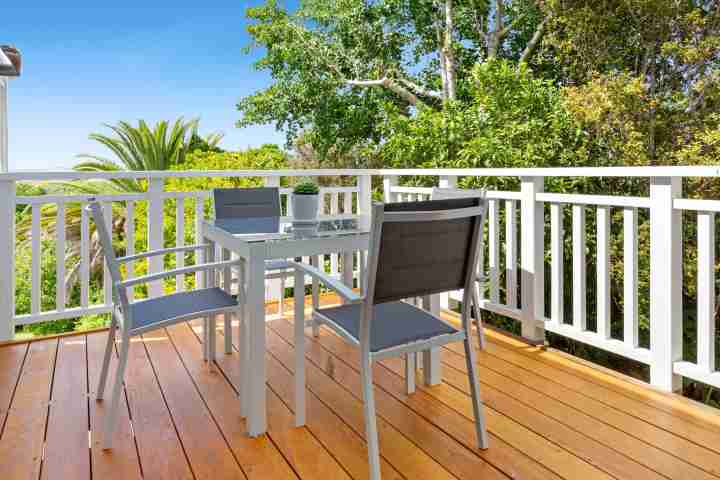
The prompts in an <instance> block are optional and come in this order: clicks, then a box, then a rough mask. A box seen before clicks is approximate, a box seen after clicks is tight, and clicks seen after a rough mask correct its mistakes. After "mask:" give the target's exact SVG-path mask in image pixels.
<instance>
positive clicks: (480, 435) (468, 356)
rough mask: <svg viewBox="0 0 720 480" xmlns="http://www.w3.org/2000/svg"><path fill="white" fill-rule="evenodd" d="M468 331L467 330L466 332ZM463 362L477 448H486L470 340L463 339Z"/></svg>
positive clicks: (475, 367) (473, 354) (483, 415)
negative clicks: (468, 383)
mask: <svg viewBox="0 0 720 480" xmlns="http://www.w3.org/2000/svg"><path fill="white" fill-rule="evenodd" d="M466 331H469V328H468V329H467V330H466ZM463 344H464V345H465V362H466V364H467V371H468V381H469V382H470V393H471V394H472V404H473V413H474V415H475V431H476V433H477V441H478V447H479V448H481V449H483V450H484V449H486V448H488V439H487V428H486V426H485V411H484V410H483V405H482V402H481V401H480V383H479V382H478V375H477V365H476V364H475V351H474V350H473V348H472V345H470V338H469V337H467V336H466V337H465V340H464V341H463Z"/></svg>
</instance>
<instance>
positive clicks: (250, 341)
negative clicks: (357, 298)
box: [202, 215, 439, 437]
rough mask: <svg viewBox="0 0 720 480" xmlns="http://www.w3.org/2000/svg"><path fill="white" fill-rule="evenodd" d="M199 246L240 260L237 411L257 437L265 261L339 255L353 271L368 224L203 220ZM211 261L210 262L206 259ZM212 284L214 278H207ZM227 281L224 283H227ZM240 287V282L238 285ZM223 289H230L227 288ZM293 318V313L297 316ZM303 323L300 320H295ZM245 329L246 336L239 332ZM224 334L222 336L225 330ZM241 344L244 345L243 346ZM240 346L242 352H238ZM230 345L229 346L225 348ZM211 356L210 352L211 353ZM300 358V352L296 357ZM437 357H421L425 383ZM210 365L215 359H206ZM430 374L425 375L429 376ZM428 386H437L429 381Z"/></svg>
mask: <svg viewBox="0 0 720 480" xmlns="http://www.w3.org/2000/svg"><path fill="white" fill-rule="evenodd" d="M202 236H203V240H204V241H205V242H206V243H208V244H211V245H213V248H210V249H209V251H210V252H211V253H210V255H213V254H214V253H213V252H214V251H215V248H214V246H215V245H218V246H220V247H221V248H222V249H223V251H224V252H227V253H225V255H226V256H229V252H232V253H234V254H235V255H237V256H238V257H239V258H242V259H244V269H241V272H243V273H241V276H243V275H244V277H245V279H244V280H245V282H246V283H245V284H246V290H245V307H244V309H243V313H244V315H243V317H244V319H245V320H247V321H246V322H240V337H241V341H240V350H241V352H240V353H241V354H240V360H241V362H243V365H241V368H240V370H241V372H243V379H242V380H241V382H240V389H241V392H240V405H241V412H242V415H243V416H246V417H247V424H248V433H249V434H250V436H253V437H255V436H259V435H262V434H263V433H265V431H266V427H267V419H266V406H265V397H266V391H265V381H266V372H265V270H266V261H272V260H285V259H288V258H297V257H313V256H316V255H324V254H329V253H339V254H341V255H343V265H352V264H353V261H352V255H353V253H354V252H357V251H367V249H368V244H369V240H370V218H369V216H364V215H359V216H353V217H347V218H333V219H321V220H320V221H318V222H317V223H314V224H293V222H292V219H291V218H289V217H259V218H234V219H222V220H205V221H204V222H203V223H202ZM207 260H208V261H212V260H213V259H212V258H210V259H207ZM208 278H210V279H211V280H210V281H214V275H208ZM226 278H227V277H226ZM352 278H353V277H352V272H349V275H348V272H344V273H343V281H344V282H345V283H346V284H348V285H352ZM240 281H241V282H243V278H241V279H240ZM224 287H225V288H226V289H229V288H230V284H229V282H225V284H224ZM296 314H297V313H296ZM296 321H302V322H304V318H303V319H296ZM244 329H246V330H244ZM226 331H227V330H226ZM243 339H246V340H243ZM243 343H245V345H246V348H243ZM226 345H229V344H226ZM212 350H214V349H212ZM296 354H298V355H300V354H302V355H304V352H296ZM436 356H437V352H434V353H433V354H430V353H428V354H427V355H426V358H427V360H426V361H425V362H424V365H426V366H428V368H427V369H426V370H427V371H426V372H425V377H426V381H428V380H427V379H429V378H433V379H438V378H439V371H436V370H438V369H439V361H437V360H434V359H433V360H431V357H433V358H436ZM211 360H214V359H211ZM431 369H432V370H433V372H430V370H431ZM430 383H436V382H433V381H430Z"/></svg>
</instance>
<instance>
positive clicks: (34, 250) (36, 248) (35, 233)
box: [30, 204, 42, 314]
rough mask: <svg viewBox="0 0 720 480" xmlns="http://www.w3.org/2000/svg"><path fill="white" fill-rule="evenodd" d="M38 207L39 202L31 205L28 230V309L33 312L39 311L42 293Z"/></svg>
mask: <svg viewBox="0 0 720 480" xmlns="http://www.w3.org/2000/svg"><path fill="white" fill-rule="evenodd" d="M40 207H41V205H39V204H34V205H33V206H32V226H31V230H30V235H31V241H30V250H31V255H32V261H31V267H30V280H31V283H30V285H31V287H30V311H31V312H32V313H33V314H37V313H40V295H41V293H42V292H41V288H42V278H41V261H42V243H41V242H40Z"/></svg>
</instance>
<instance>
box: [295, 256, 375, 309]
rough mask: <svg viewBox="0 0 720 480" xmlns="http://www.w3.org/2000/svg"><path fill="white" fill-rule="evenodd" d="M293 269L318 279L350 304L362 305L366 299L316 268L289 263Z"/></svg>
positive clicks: (298, 263) (303, 264)
mask: <svg viewBox="0 0 720 480" xmlns="http://www.w3.org/2000/svg"><path fill="white" fill-rule="evenodd" d="M288 263H289V264H290V266H291V267H292V268H295V269H297V270H301V271H302V272H304V273H305V274H307V275H310V276H311V277H313V278H315V279H317V280H318V281H319V282H320V283H322V284H324V285H325V286H326V287H328V288H330V289H331V290H333V291H334V292H335V293H337V294H338V295H340V296H341V297H342V298H343V300H345V301H346V302H349V303H360V302H362V301H363V300H364V299H365V297H364V296H362V295H360V294H359V293H357V292H355V291H354V290H353V289H352V288H350V287H348V286H347V285H345V284H344V283H342V282H341V281H339V280H337V279H335V278H333V277H331V276H329V275H328V274H326V273H325V272H322V271H320V270H318V269H317V268H315V267H312V266H310V265H307V264H305V263H300V262H288Z"/></svg>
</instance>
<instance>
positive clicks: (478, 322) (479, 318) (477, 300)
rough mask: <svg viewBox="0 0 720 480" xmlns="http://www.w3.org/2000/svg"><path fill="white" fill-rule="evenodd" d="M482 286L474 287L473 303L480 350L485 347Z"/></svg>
mask: <svg viewBox="0 0 720 480" xmlns="http://www.w3.org/2000/svg"><path fill="white" fill-rule="evenodd" d="M479 290H480V288H479V287H478V286H475V288H473V303H474V304H475V325H476V326H477V335H478V345H479V346H480V350H483V349H484V348H485V332H484V330H483V325H482V310H480V293H479Z"/></svg>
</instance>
